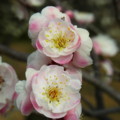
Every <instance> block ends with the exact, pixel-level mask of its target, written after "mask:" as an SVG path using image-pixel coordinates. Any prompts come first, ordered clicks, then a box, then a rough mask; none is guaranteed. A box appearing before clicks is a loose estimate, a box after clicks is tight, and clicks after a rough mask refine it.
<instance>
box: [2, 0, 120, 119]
mask: <svg viewBox="0 0 120 120" xmlns="http://www.w3.org/2000/svg"><path fill="white" fill-rule="evenodd" d="M45 6H56V7H58V8H59V9H61V11H63V12H66V11H67V10H70V11H73V12H75V13H74V18H75V20H74V19H73V20H72V23H73V24H75V25H77V24H78V23H79V26H80V27H83V28H86V29H88V30H89V31H90V36H91V37H93V36H95V35H97V34H100V33H104V34H106V35H109V36H110V37H112V38H113V39H114V40H115V42H116V44H117V46H118V48H120V0H4V1H1V3H0V44H1V45H3V46H6V47H7V48H12V49H14V50H16V51H19V52H23V53H28V54H30V53H31V52H32V51H34V50H35V49H34V48H33V47H32V45H31V40H30V39H29V37H28V21H29V18H30V16H31V15H32V14H34V13H36V12H40V11H41V10H42V9H43V8H44V7H45ZM76 11H77V12H78V13H79V12H84V14H85V13H86V14H89V15H88V16H90V17H88V18H87V17H84V18H87V20H88V19H90V21H89V20H88V21H87V22H85V23H84V21H82V22H79V16H77V15H76V14H77V12H76ZM82 14H83V13H82ZM75 15H76V17H75ZM76 21H77V22H76ZM0 55H1V56H2V57H3V61H5V62H7V63H9V64H11V65H12V66H13V67H14V69H15V70H16V72H17V75H18V78H19V79H20V80H24V79H25V70H26V62H23V61H20V60H16V59H14V58H11V57H8V56H6V55H4V54H2V52H1V51H0ZM109 59H110V60H111V61H112V66H113V67H114V68H115V69H116V70H117V73H115V74H114V75H113V76H112V81H111V82H110V84H109V85H110V86H111V87H113V88H114V89H115V90H116V91H117V92H119V93H120V53H119V52H118V53H117V55H115V56H114V57H112V58H109ZM86 70H87V71H90V70H91V68H87V69H86ZM95 90H96V88H95V87H94V86H93V85H91V84H89V83H88V82H86V81H84V79H83V86H82V90H81V94H82V96H83V98H85V100H84V99H82V106H84V108H86V109H87V108H88V106H87V105H86V102H85V101H86V100H87V101H88V102H89V103H90V104H92V105H93V106H94V107H95V106H96V99H95V97H94V96H95ZM102 96H103V101H104V108H106V109H109V108H113V107H120V104H118V103H117V102H116V101H114V100H113V99H112V98H111V97H110V96H108V95H107V94H106V93H103V94H102ZM106 116H107V117H109V118H110V120H119V119H120V111H117V112H116V113H112V112H111V113H110V114H107V115H106ZM16 119H17V120H25V119H27V120H47V118H45V117H42V116H41V118H40V117H39V115H34V114H31V115H30V116H29V117H24V116H22V115H21V113H20V112H19V111H18V110H17V108H14V109H13V110H12V111H10V112H9V113H7V114H6V115H5V116H2V115H1V116H0V120H16ZM80 119H81V120H98V119H99V117H93V116H90V115H87V114H86V113H84V112H83V113H82V115H81V118H80ZM104 120H108V119H104Z"/></svg>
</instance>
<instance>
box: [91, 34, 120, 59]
mask: <svg viewBox="0 0 120 120" xmlns="http://www.w3.org/2000/svg"><path fill="white" fill-rule="evenodd" d="M92 39H93V47H94V50H95V52H96V54H98V55H102V56H108V57H112V56H115V55H116V54H117V52H118V47H117V45H116V43H115V41H114V39H112V38H111V37H109V36H107V35H103V34H99V35H97V36H95V37H93V38H92Z"/></svg>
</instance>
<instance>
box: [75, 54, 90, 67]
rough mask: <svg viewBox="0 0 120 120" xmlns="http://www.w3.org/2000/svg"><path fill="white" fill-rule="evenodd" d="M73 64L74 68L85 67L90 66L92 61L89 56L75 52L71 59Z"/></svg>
mask: <svg viewBox="0 0 120 120" xmlns="http://www.w3.org/2000/svg"><path fill="white" fill-rule="evenodd" d="M73 64H74V65H75V66H76V67H82V68H83V67H86V66H88V65H91V64H92V59H91V58H90V56H89V55H86V54H84V53H82V52H75V53H74V57H73Z"/></svg>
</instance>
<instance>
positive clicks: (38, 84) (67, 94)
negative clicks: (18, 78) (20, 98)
mask: <svg viewBox="0 0 120 120" xmlns="http://www.w3.org/2000/svg"><path fill="white" fill-rule="evenodd" d="M70 71H71V70H66V71H65V70H64V68H63V67H61V66H57V65H50V66H45V65H44V66H42V67H41V69H40V70H38V71H37V70H35V69H32V68H28V69H27V71H26V77H27V83H26V86H29V87H31V90H32V92H31V94H30V99H31V102H32V104H33V106H34V109H35V110H36V111H37V112H39V113H41V114H43V115H45V116H46V117H48V118H53V119H58V118H63V117H65V116H66V115H67V114H70V115H73V114H75V112H74V110H75V109H76V107H77V106H78V105H79V104H80V94H79V90H80V89H81V80H82V77H81V72H79V77H77V74H78V73H76V72H75V71H74V72H73V71H72V72H70ZM75 74H76V75H75ZM80 108H81V107H80ZM71 110H73V112H72V111H71ZM70 111H71V112H70ZM79 113H80V112H78V114H79ZM66 117H67V116H66ZM66 120H67V119H66Z"/></svg>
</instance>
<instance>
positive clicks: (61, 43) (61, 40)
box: [52, 33, 71, 51]
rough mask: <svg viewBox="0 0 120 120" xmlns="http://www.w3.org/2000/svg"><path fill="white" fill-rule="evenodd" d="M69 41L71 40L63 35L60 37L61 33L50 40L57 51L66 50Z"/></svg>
mask: <svg viewBox="0 0 120 120" xmlns="http://www.w3.org/2000/svg"><path fill="white" fill-rule="evenodd" d="M70 41H71V40H70V39H69V38H67V37H65V35H63V36H62V33H59V34H57V35H55V36H54V38H52V42H53V44H54V47H55V48H57V49H59V50H60V51H61V50H63V49H64V48H66V47H67V46H68V45H69V43H70Z"/></svg>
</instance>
